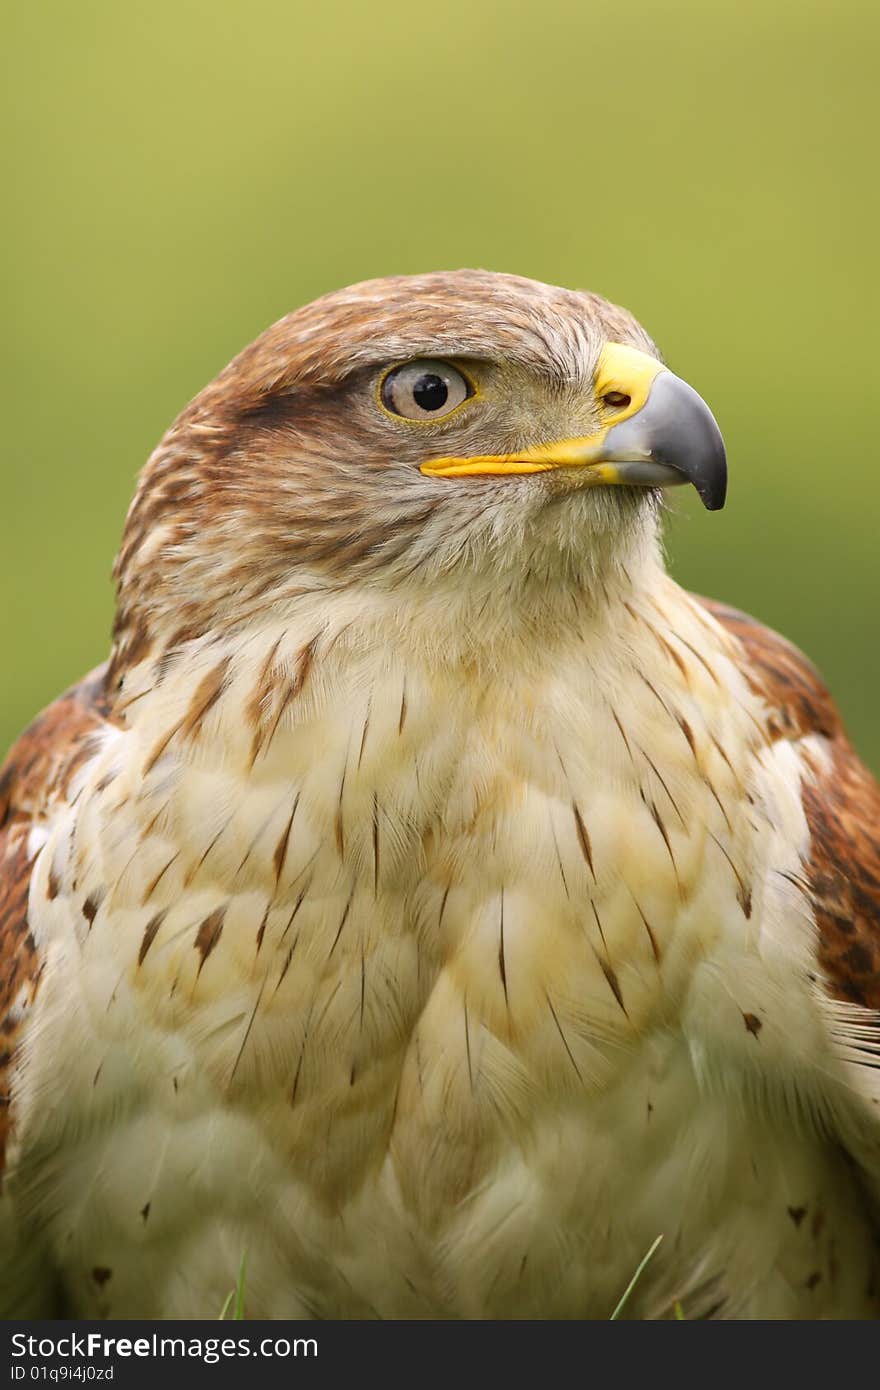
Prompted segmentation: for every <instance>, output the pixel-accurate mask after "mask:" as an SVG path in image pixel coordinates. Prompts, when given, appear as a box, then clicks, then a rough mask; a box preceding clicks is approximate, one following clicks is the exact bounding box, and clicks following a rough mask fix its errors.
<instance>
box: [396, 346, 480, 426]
mask: <svg viewBox="0 0 880 1390" xmlns="http://www.w3.org/2000/svg"><path fill="white" fill-rule="evenodd" d="M473 394H474V392H473V387H472V386H471V384H470V382H469V381H467V380H466V379H465V378H464V377H463V376H462V374H461V372H459V371H457V370H456V368H455V367H450V365H449V363H448V362H437V361H435V360H434V359H433V358H431V357H417V358H416V359H415V361H413V362H404V364H403V366H401V367H393V368H392V370H391V371H390V372H388V374H387V376H386V377H385V378H384V380H383V382H382V404H383V405H384V407H385V409H386V410H387V411H389V413H390V414H391V415H399V416H401V417H402V418H403V419H404V420H437V419H440V418H441V416H443V415H449V414H450V413H451V412H452V411H453V410H455V408H456V406H459V405H461V403H462V401H466V400H467V398H468V396H472V395H473Z"/></svg>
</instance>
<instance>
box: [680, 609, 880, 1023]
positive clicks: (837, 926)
mask: <svg viewBox="0 0 880 1390" xmlns="http://www.w3.org/2000/svg"><path fill="white" fill-rule="evenodd" d="M698 601H699V602H700V603H701V604H702V605H703V606H704V607H705V608H706V609H708V611H709V612H710V613H711V614H712V616H713V617H714V618H715V619H716V620H717V621H718V622H719V623H721V625H722V626H723V627H724V628H725V629H726V630H727V631H728V632H729V633H730V634H731V635H732V636H734V637H736V638H737V639H738V641H739V643H740V645H741V647H742V651H743V658H744V660H743V666H742V670H743V674H744V675H745V677H746V679H747V680H748V682H749V684H750V686H751V687H752V689H753V690H754V691H755V692H756V693H757V694H759V695H760V696H761V697H762V698H763V700H764V701H765V703H766V705H767V707H768V710H769V718H768V721H767V733H768V735H769V737H770V738H771V739H773V740H776V739H782V738H784V739H790V740H796V739H798V738H802V737H804V736H805V735H807V734H819V735H821V736H823V737H824V738H825V739H826V740H827V752H828V756H829V758H830V766H828V767H826V766H824V765H823V763H822V762H821V761H820V760H818V759H817V760H815V761H814V760H811V759H809V758H807V757H806V756H805V759H804V760H805V762H806V763H807V768H808V771H807V773H806V775H805V776H804V779H803V784H802V790H801V796H802V800H803V806H804V813H805V815H806V819H807V825H808V826H809V831H810V849H809V854H808V855H807V856H806V857H805V859H804V863H803V867H802V871H801V878H800V879H799V881H798V886H799V887H801V889H802V891H803V893H804V895H805V897H806V898H807V900H808V901H809V902H810V904H811V905H812V908H813V913H814V916H815V920H816V928H817V931H818V949H817V957H818V964H819V968H820V971H821V973H822V975H823V976H824V979H825V981H826V984H827V987H828V990H829V992H830V993H831V994H832V995H833V996H834V997H835V998H836V999H843V1000H847V1001H849V1002H850V1003H854V1004H861V1005H863V1006H864V1007H865V1008H868V1009H875V1010H878V1011H880V786H878V784H877V782H876V781H875V779H874V778H873V777H872V775H871V773H870V772H869V771H868V769H867V768H866V767H865V766H864V764H863V763H862V762H861V761H860V760H859V758H858V756H857V755H856V753H855V751H854V749H853V748H852V745H851V744H850V742H849V740H848V739H847V737H846V734H845V732H844V729H843V725H842V723H841V720H840V716H839V714H838V712H837V708H836V706H835V704H834V701H833V700H832V698H831V696H830V694H829V693H828V690H827V688H826V686H825V683H824V682H823V680H822V677H821V676H820V675H819V673H818V671H817V670H816V669H815V667H814V666H813V665H812V664H811V663H810V662H809V661H808V660H807V658H806V657H805V656H803V655H802V653H801V652H799V651H798V649H797V647H795V646H793V645H792V644H791V643H790V642H788V641H786V639H785V638H784V637H780V636H779V634H778V633H776V632H773V631H772V630H771V629H770V628H766V627H762V626H761V624H760V623H757V622H755V620H754V619H753V618H750V617H748V616H747V615H746V614H745V613H740V612H738V611H737V610H736V609H734V608H727V607H725V606H724V605H723V604H719V603H713V602H712V601H711V600H709V599H703V598H701V599H699V600H698ZM878 1023H880V1020H878Z"/></svg>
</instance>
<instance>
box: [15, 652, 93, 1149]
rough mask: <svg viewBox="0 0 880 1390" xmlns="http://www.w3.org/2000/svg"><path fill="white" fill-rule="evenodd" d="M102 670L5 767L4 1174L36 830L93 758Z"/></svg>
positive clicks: (33, 951) (26, 737) (31, 955)
mask: <svg viewBox="0 0 880 1390" xmlns="http://www.w3.org/2000/svg"><path fill="white" fill-rule="evenodd" d="M104 673H105V668H104V667H103V666H102V667H99V668H98V669H97V670H95V671H93V672H92V673H91V674H90V675H89V676H86V678H85V680H83V681H81V682H80V683H79V685H76V686H74V687H73V688H72V689H71V690H68V691H67V693H66V694H64V695H62V696H61V697H60V698H59V699H58V700H56V701H55V702H54V704H52V705H50V706H49V708H48V709H46V710H44V712H43V713H42V714H41V715H39V716H38V717H37V718H36V719H35V720H34V722H33V723H32V724H31V725H30V726H29V727H28V728H27V729H26V730H25V731H24V733H23V734H22V735H21V737H20V738H19V739H18V741H17V742H16V743H15V744H14V745H13V747H12V749H11V750H10V753H9V755H8V757H7V759H6V761H5V762H4V764H3V766H2V767H0V1173H2V1170H3V1160H4V1156H5V1151H6V1141H7V1138H8V1124H9V1101H10V1096H9V1081H10V1076H11V1071H12V1067H13V1062H14V1058H15V1048H16V1046H17V1044H18V1042H19V1040H20V1035H21V1031H22V1028H23V1026H24V1023H25V1020H26V1017H27V1012H28V1009H29V1008H30V1006H31V1004H32V1002H33V999H34V997H35V995H36V992H37V989H38V987H39V980H40V970H41V963H40V959H39V953H38V951H37V948H36V945H35V943H34V939H33V936H32V935H31V932H30V929H29V926H28V915H27V914H28V888H29V886H30V879H31V871H32V869H33V864H34V860H35V858H36V855H37V854H38V853H39V848H38V847H37V848H35V847H34V840H35V838H38V837H34V836H32V834H31V832H32V831H33V830H34V829H35V828H38V827H39V825H40V823H41V822H42V821H44V820H45V819H46V817H47V816H48V815H49V814H50V812H51V808H52V805H53V803H55V802H56V800H58V799H59V798H63V797H64V795H65V793H66V791H67V788H68V786H69V784H70V780H71V778H72V776H73V774H74V773H75V771H76V769H77V767H79V766H80V765H81V764H82V762H83V761H84V760H85V759H86V758H88V757H89V755H90V753H91V745H92V739H93V736H94V734H96V733H97V732H99V731H100V729H101V728H102V727H103V726H104V723H105V720H106V718H107V715H108V708H109V702H108V699H107V694H106V688H105V682H104Z"/></svg>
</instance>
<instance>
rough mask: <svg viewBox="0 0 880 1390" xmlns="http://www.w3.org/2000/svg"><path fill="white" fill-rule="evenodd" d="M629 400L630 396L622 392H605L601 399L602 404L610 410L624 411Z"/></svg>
mask: <svg viewBox="0 0 880 1390" xmlns="http://www.w3.org/2000/svg"><path fill="white" fill-rule="evenodd" d="M631 400H632V396H628V395H627V394H626V393H625V392H624V391H606V392H605V395H604V396H603V397H602V401H603V403H604V404H605V405H607V406H610V408H611V409H612V410H625V409H626V407H627V406H628V405H629V404H630V402H631Z"/></svg>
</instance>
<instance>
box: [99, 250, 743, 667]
mask: <svg viewBox="0 0 880 1390" xmlns="http://www.w3.org/2000/svg"><path fill="white" fill-rule="evenodd" d="M682 482H691V483H693V484H694V485H695V487H696V488H697V490H698V492H699V493H700V496H701V497H702V499H703V501H704V502H705V504H706V506H707V507H710V508H715V507H720V506H721V505H722V504H723V501H724V492H725V483H726V466H725V458H724V448H723V444H722V442H721V436H720V434H719V432H718V427H717V425H716V424H715V421H714V419H713V418H712V415H711V413H710V412H709V409H708V407H707V406H706V405H705V404H704V402H703V401H702V400H701V399H700V397H699V396H698V395H697V394H696V392H695V391H693V390H692V389H691V387H689V386H688V385H687V384H686V383H685V382H683V381H681V380H680V378H678V377H676V376H674V375H673V374H672V373H671V372H669V371H667V370H666V369H665V368H664V367H663V365H662V363H661V362H660V360H659V357H658V355H657V351H656V349H655V347H654V345H653V343H652V342H651V340H650V338H649V337H648V336H647V334H646V333H645V331H644V330H643V329H642V328H641V327H640V325H639V324H638V323H637V322H636V320H635V319H634V318H633V317H632V316H631V315H630V314H629V313H627V311H626V310H624V309H620V308H617V307H616V306H614V305H612V304H609V303H608V302H607V301H606V300H604V299H601V298H600V297H599V296H597V295H593V294H587V293H582V292H575V291H571V290H566V289H558V288H555V287H552V286H549V285H544V284H540V283H538V282H536V281H532V280H526V279H522V278H520V277H517V276H511V275H500V274H491V273H488V272H484V271H458V272H449V273H437V274H431V275H422V276H413V277H405V276H400V277H392V278H389V279H383V280H372V281H367V282H365V283H364V284H360V285H355V286H353V287H352V288H350V289H345V290H341V291H339V292H337V293H335V294H330V295H327V296H325V297H324V298H322V299H319V300H317V301H316V302H315V303H313V304H309V305H307V306H306V307H305V308H302V309H299V310H297V311H296V312H294V313H292V314H289V315H287V317H286V318H283V319H281V320H280V321H279V322H278V323H276V324H274V325H273V326H272V327H271V328H269V329H267V331H266V332H265V333H263V334H262V335H261V337H259V338H258V339H257V340H256V341H255V342H254V343H252V344H251V346H250V347H248V348H246V349H245V350H244V351H243V352H242V353H241V354H240V355H239V356H238V357H236V358H235V359H234V360H233V361H232V362H231V363H230V365H229V366H228V367H227V368H226V369H225V370H224V371H223V372H221V373H220V375H219V376H218V377H217V378H216V380H215V381H214V382H212V384H211V385H210V386H208V387H207V388H206V389H205V390H204V391H202V392H201V394H200V395H199V396H197V397H196V398H195V400H194V401H193V402H192V403H191V404H190V405H189V406H188V407H187V408H186V409H185V410H184V411H183V413H182V414H181V415H180V417H179V418H178V419H177V421H176V422H175V423H174V425H172V427H171V429H170V430H169V432H168V433H167V435H166V436H165V438H164V439H163V440H162V442H161V443H160V445H159V447H158V449H157V450H156V451H155V453H154V454H153V455H152V457H151V458H150V460H149V461H148V463H147V465H146V468H145V469H144V472H143V475H142V477H141V481H140V486H139V488H138V491H137V494H136V496H135V499H134V502H133V504H132V507H131V509H130V511H129V515H128V520H127V523H126V529H125V535H124V538H123V544H122V548H121V551H120V554H119V557H118V559H117V565H116V578H117V581H118V586H119V605H118V613H117V626H116V657H115V666H116V668H120V667H121V668H124V667H125V666H126V665H129V664H131V663H132V662H133V661H135V660H138V659H140V657H141V656H143V655H145V654H146V652H147V651H148V650H149V649H151V648H153V647H154V646H155V645H156V643H157V642H159V643H161V646H162V647H163V648H167V647H168V646H173V645H178V644H180V643H181V642H183V641H186V640H188V639H190V638H193V637H196V636H200V635H202V634H204V633H205V632H207V631H210V630H212V628H215V627H217V626H220V627H222V628H223V629H224V630H228V629H229V628H230V627H232V626H234V625H236V624H246V623H249V622H251V621H253V620H254V618H255V616H256V615H259V614H264V613H265V612H266V611H267V610H270V609H273V608H274V609H278V608H279V607H280V606H282V605H283V604H284V603H286V602H288V601H290V599H291V598H293V597H295V596H296V595H297V594H302V593H303V591H304V590H313V589H314V588H315V587H322V586H323V587H328V586H329V587H331V588H338V587H339V586H340V585H353V584H359V583H362V584H369V585H373V586H383V587H388V586H391V587H392V588H396V589H400V588H401V587H402V586H413V585H415V586H417V587H423V586H425V585H428V586H431V587H432V588H433V589H434V590H436V588H437V586H438V585H440V586H442V585H443V584H444V583H450V582H451V583H459V584H460V583H461V582H467V580H468V578H469V577H470V578H471V579H472V578H473V576H474V574H475V573H477V572H479V573H481V574H482V575H483V576H487V575H488V576H490V577H491V578H494V579H495V580H498V579H499V578H500V577H502V576H504V577H505V579H506V581H507V582H508V584H516V583H519V582H522V581H523V576H525V575H529V576H531V577H532V579H535V578H537V579H539V580H540V581H541V582H542V583H545V584H546V582H548V581H552V579H553V577H554V575H559V576H562V575H565V574H570V575H576V576H577V577H578V582H579V583H581V584H582V585H585V586H587V587H589V584H590V583H591V581H595V582H598V581H599V580H601V579H602V578H604V577H607V575H608V573H609V571H610V570H613V569H614V567H615V566H624V565H625V564H626V563H627V562H628V561H629V560H631V558H632V556H633V553H634V551H638V550H639V549H640V548H641V549H644V548H645V547H648V548H649V549H650V548H651V547H652V546H653V545H654V544H655V537H656V528H657V520H656V516H657V510H658V507H657V499H658V496H659V489H660V488H663V487H665V486H668V485H671V484H675V483H682Z"/></svg>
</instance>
